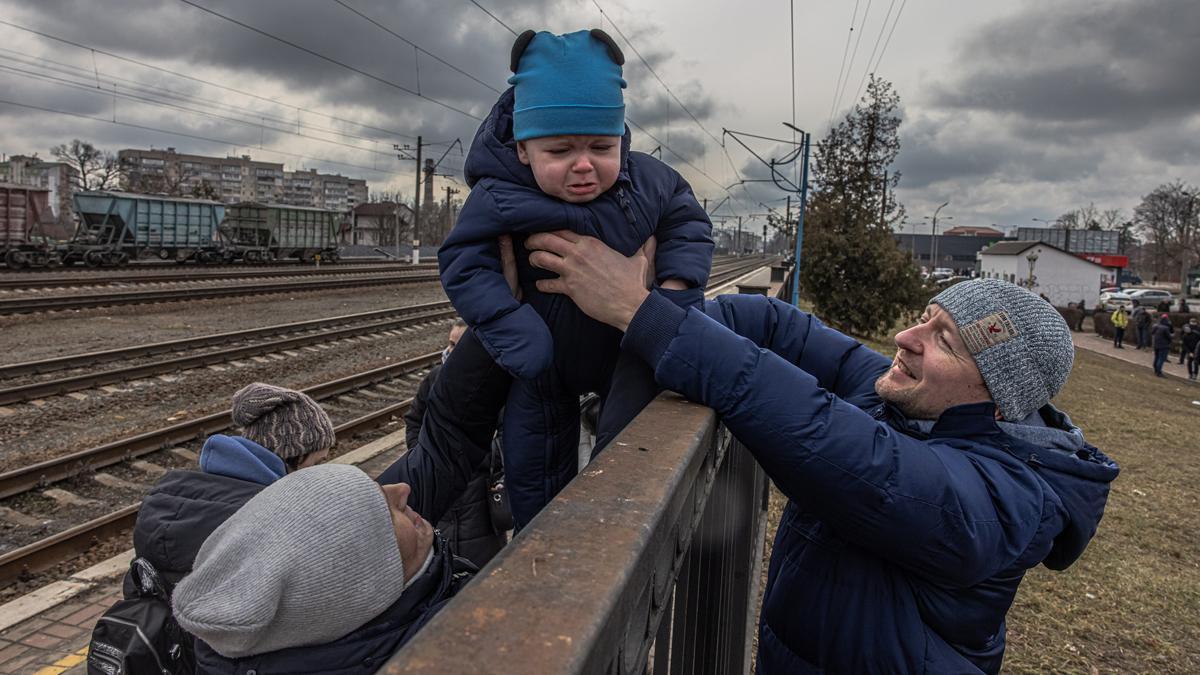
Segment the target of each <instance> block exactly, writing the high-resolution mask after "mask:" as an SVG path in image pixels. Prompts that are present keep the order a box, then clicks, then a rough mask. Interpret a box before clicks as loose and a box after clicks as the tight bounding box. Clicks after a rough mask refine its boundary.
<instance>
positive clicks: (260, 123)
mask: <svg viewBox="0 0 1200 675" xmlns="http://www.w3.org/2000/svg"><path fill="white" fill-rule="evenodd" d="M0 71H7V72H10V73H13V74H17V75H20V76H22V77H28V78H33V79H37V80H40V81H43V82H50V83H52V84H57V85H59V86H65V87H70V88H73V89H78V90H81V91H85V92H88V93H92V94H98V95H100V96H104V97H105V98H108V97H116V98H120V99H122V100H126V101H134V102H137V103H141V104H144V105H152V106H156V107H160V108H168V109H172V110H179V111H182V112H187V113H191V114H193V115H200V116H202V117H208V118H211V119H219V120H224V121H226V122H234V123H237V124H242V125H245V126H247V127H251V128H256V129H260V130H264V131H266V130H269V131H272V132H276V133H283V134H289V135H292V136H297V137H299V138H304V139H308V140H313V141H317V142H320V143H329V144H331V145H337V146H340V147H343V148H349V149H351V150H357V151H359V152H365V153H369V154H373V155H379V156H383V157H387V158H389V159H391V158H393V154H392V153H390V152H382V151H379V150H374V149H372V148H364V147H362V146H358V145H351V144H350V143H342V142H341V141H334V140H330V139H328V138H321V137H319V136H310V135H308V134H302V133H300V132H298V131H294V130H292V129H291V128H290V126H291V125H290V123H289V124H288V125H287V126H285V127H278V126H274V125H268V124H266V122H265V119H263V120H246V119H240V118H236V117H230V116H228V115H221V114H219V113H215V112H211V111H207V110H198V109H196V108H189V107H187V106H184V105H179V104H177V103H169V102H165V101H158V100H154V99H151V98H147V97H145V96H138V95H136V94H131V93H127V92H122V91H118V90H117V89H116V87H114V88H113V89H111V90H106V89H102V88H101V89H98V88H96V87H95V86H92V85H90V84H84V83H79V82H74V81H71V80H67V79H65V78H60V77H55V76H53V75H47V74H44V73H36V72H33V71H28V70H23V69H20V68H14V67H12V66H5V65H0Z"/></svg>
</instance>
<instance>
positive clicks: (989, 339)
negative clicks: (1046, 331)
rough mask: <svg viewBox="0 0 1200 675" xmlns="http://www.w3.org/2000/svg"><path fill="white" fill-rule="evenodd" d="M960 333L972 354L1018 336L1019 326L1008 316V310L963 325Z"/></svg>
mask: <svg viewBox="0 0 1200 675" xmlns="http://www.w3.org/2000/svg"><path fill="white" fill-rule="evenodd" d="M959 333H961V334H962V339H963V342H964V343H966V345H967V349H968V350H970V352H971V353H972V354H978V353H979V352H981V351H983V350H985V349H987V348H988V347H992V346H995V345H998V344H1000V343H1001V342H1007V341H1008V340H1011V339H1013V338H1015V337H1016V336H1017V327H1016V326H1014V325H1013V322H1012V320H1011V319H1009V318H1008V312H1004V311H1000V312H996V313H995V314H989V315H987V316H985V317H983V318H982V319H980V320H978V321H976V322H974V323H971V324H967V325H966V326H963V327H962V328H960V329H959Z"/></svg>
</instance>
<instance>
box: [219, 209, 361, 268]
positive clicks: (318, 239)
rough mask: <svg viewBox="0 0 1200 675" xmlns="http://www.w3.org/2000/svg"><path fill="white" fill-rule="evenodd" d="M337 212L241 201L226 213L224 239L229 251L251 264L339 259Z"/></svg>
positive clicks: (222, 228)
mask: <svg viewBox="0 0 1200 675" xmlns="http://www.w3.org/2000/svg"><path fill="white" fill-rule="evenodd" d="M339 220H340V215H339V214H338V213H337V212H336V211H325V210H323V209H314V208H309V207H306V206H290V205H286V204H264V203H261V202H241V203H239V204H233V205H232V206H230V207H228V208H227V209H226V210H225V220H224V222H222V223H221V237H222V239H223V240H224V242H225V247H226V250H227V251H230V252H232V253H233V255H234V257H235V258H237V259H241V260H246V261H250V262H258V261H268V260H283V259H285V258H299V259H300V260H303V261H306V262H307V261H310V260H314V259H315V258H316V257H317V256H320V258H321V260H325V261H329V262H336V261H337V259H338V222H339Z"/></svg>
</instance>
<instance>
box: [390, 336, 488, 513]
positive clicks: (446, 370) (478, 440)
mask: <svg viewBox="0 0 1200 675" xmlns="http://www.w3.org/2000/svg"><path fill="white" fill-rule="evenodd" d="M510 382H511V377H510V376H509V375H508V373H506V372H504V370H503V369H502V368H500V366H498V365H496V363H495V362H494V361H493V360H492V357H490V356H488V353H487V351H485V350H484V348H483V346H482V345H480V344H479V340H478V339H477V338H476V337H475V331H474V330H468V331H467V332H466V334H464V335H463V338H462V340H460V341H459V343H458V345H457V346H456V347H455V348H454V351H453V352H451V353H450V357H449V358H448V359H447V360H446V363H445V364H444V365H443V366H442V369H441V372H440V373H439V374H438V376H437V378H436V381H435V382H434V383H433V387H432V389H431V391H430V392H429V398H428V403H427V405H426V408H425V420H424V423H423V424H422V425H421V433H420V437H419V439H418V440H417V442H416V443H415V444H414V445H411V446H409V449H408V452H407V453H405V455H404V456H403V457H401V458H400V459H398V460H396V461H395V463H393V464H392V465H391V466H390V467H388V468H387V469H386V470H384V472H383V473H382V474H380V476H379V479H378V481H379V482H380V483H381V484H384V485H387V484H391V483H408V484H409V485H410V486H411V487H412V495H411V496H410V497H409V500H408V503H409V505H411V506H412V508H413V509H414V510H416V511H417V513H419V514H421V516H422V517H423V518H424V519H425V520H427V521H429V522H431V523H436V522H438V521H439V520H441V519H442V516H444V515H445V514H446V511H447V510H449V508H450V507H451V506H452V505H453V504H454V502H455V501H456V500H457V499H458V497H459V495H461V494H462V493H463V491H464V490H465V489H466V487H467V483H468V482H469V481H470V479H471V475H472V474H473V473H474V471H475V467H477V466H479V465H480V464H481V463H482V462H483V460H484V458H486V457H487V453H488V452H490V451H491V446H492V437H493V436H494V435H495V433H496V425H497V418H498V416H499V413H500V409H501V408H502V407H503V406H504V400H505V398H506V397H507V396H508V388H509V383H510Z"/></svg>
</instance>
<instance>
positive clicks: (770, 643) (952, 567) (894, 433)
mask: <svg viewBox="0 0 1200 675" xmlns="http://www.w3.org/2000/svg"><path fill="white" fill-rule="evenodd" d="M527 245H528V246H529V247H531V248H533V249H537V250H536V251H535V252H534V253H533V254H532V255H531V256H530V261H531V263H532V264H534V265H536V266H539V267H541V268H543V269H546V270H548V271H550V272H553V273H555V274H558V275H559V277H558V278H557V279H551V280H547V281H542V282H540V285H541V287H542V290H544V291H547V292H557V293H566V294H568V295H570V297H572V298H573V299H574V301H575V302H576V303H577V304H578V306H579V307H580V308H581V309H582V310H583V311H585V312H587V313H588V314H589V315H590V316H593V317H595V318H596V319H597V320H600V321H604V322H605V323H608V324H609V325H612V326H613V327H615V328H617V329H620V330H623V331H625V336H624V339H623V343H622V344H623V347H624V348H626V349H630V350H632V351H634V352H636V353H637V354H638V355H639V356H640V357H641V358H642V359H644V360H645V361H646V362H647V363H648V364H650V365H652V366H653V367H654V369H655V377H656V378H657V380H658V382H659V383H660V384H662V385H663V386H664V387H666V388H668V389H672V390H675V391H678V392H680V393H681V394H683V395H685V396H687V397H688V398H690V399H692V400H694V401H698V402H700V403H703V404H705V405H709V406H711V407H713V408H714V409H715V410H716V411H717V413H719V414H720V415H721V417H722V419H723V422H724V424H725V425H726V426H727V427H728V428H729V430H730V431H731V432H732V433H733V434H734V435H736V436H737V437H738V438H739V439H740V440H741V441H742V442H743V443H744V444H745V446H746V447H747V448H748V449H749V451H750V452H751V453H753V455H754V456H755V458H756V459H757V460H758V462H759V463H760V464H761V465H762V467H763V469H764V470H765V471H766V472H767V474H768V475H769V476H770V477H771V479H772V480H773V481H774V483H775V484H776V485H777V486H778V487H779V489H780V490H781V491H782V492H783V494H784V495H785V496H786V497H787V498H788V504H787V507H786V509H785V511H784V514H783V517H782V519H781V521H780V523H779V528H778V532H777V535H776V539H775V545H774V549H773V551H772V554H771V562H770V569H769V573H768V581H767V588H766V591H765V595H764V598H763V605H762V612H761V618H760V627H759V652H758V661H757V667H758V672H759V673H764V674H784V673H787V674H791V673H816V672H839V673H842V672H849V673H902V672H932V673H979V672H984V673H995V672H998V671H999V670H1000V666H1001V663H1002V660H1003V656H1004V646H1005V632H1006V630H1005V614H1006V613H1007V612H1008V608H1009V607H1010V606H1011V605H1012V602H1013V599H1014V597H1015V596H1016V592H1017V588H1018V585H1019V584H1020V582H1021V579H1022V578H1023V577H1024V575H1025V572H1026V571H1027V570H1029V569H1030V568H1032V567H1034V566H1036V565H1038V564H1043V565H1045V566H1046V567H1049V568H1051V569H1055V570H1061V569H1065V568H1066V567H1068V566H1069V565H1071V564H1072V563H1073V562H1074V561H1075V560H1077V559H1078V558H1079V556H1080V555H1081V554H1082V553H1083V551H1084V549H1085V548H1086V546H1087V544H1088V542H1089V541H1090V540H1091V538H1092V537H1093V535H1094V534H1095V532H1096V528H1097V526H1098V524H1099V522H1100V519H1101V516H1102V515H1103V512H1104V505H1105V502H1106V500H1107V497H1108V490H1109V484H1110V483H1111V481H1112V480H1113V479H1115V478H1116V476H1117V473H1118V467H1117V465H1116V463H1115V462H1113V461H1112V460H1110V459H1109V458H1108V457H1106V456H1105V455H1104V453H1102V452H1101V451H1100V450H1098V449H1097V448H1095V447H1093V446H1092V445H1090V444H1089V443H1087V441H1085V440H1084V437H1083V434H1082V432H1081V431H1080V430H1079V429H1078V428H1077V427H1076V426H1075V425H1073V424H1072V423H1071V420H1070V418H1068V417H1067V416H1066V415H1065V414H1063V413H1062V412H1060V411H1058V410H1056V409H1055V408H1054V406H1052V405H1050V399H1051V398H1052V397H1053V396H1054V395H1055V394H1057V393H1058V391H1059V389H1060V388H1061V387H1062V385H1063V383H1064V382H1065V381H1066V379H1067V375H1068V374H1069V373H1070V369H1071V364H1072V360H1073V355H1074V352H1073V349H1072V346H1071V336H1070V330H1069V329H1068V327H1067V325H1066V322H1065V321H1063V319H1062V318H1061V316H1059V315H1058V313H1057V312H1056V311H1055V310H1054V309H1053V308H1052V307H1050V306H1049V304H1048V303H1045V302H1043V301H1042V300H1040V299H1039V298H1037V297H1036V296H1035V295H1033V294H1032V293H1030V292H1028V291H1027V290H1025V289H1022V288H1020V287H1017V286H1015V285H1013V284H1010V283H1007V282H1003V281H1000V280H997V279H977V280H972V281H966V282H963V283H961V284H958V285H955V286H952V287H950V288H948V289H946V290H945V291H943V292H942V293H941V294H939V295H938V296H936V297H935V298H933V299H932V300H931V301H930V304H929V306H928V307H927V308H926V310H925V313H924V315H923V316H922V317H921V321H920V322H919V323H918V324H917V325H915V326H913V327H912V328H909V329H907V330H905V331H902V332H900V333H899V334H898V335H897V336H896V346H897V354H896V357H895V358H894V359H888V358H887V357H885V356H883V355H881V354H878V353H876V352H874V351H872V350H870V349H868V348H867V347H865V346H863V345H862V344H860V343H858V342H857V341H855V340H854V339H852V338H850V337H847V336H845V335H843V334H841V333H839V332H837V331H835V330H832V329H830V328H827V327H825V326H823V325H822V324H821V322H820V321H818V320H817V319H816V318H814V317H812V316H811V315H809V314H806V313H804V312H802V311H801V310H799V309H798V308H795V307H792V306H790V305H787V304H785V303H783V302H781V301H779V300H775V299H768V298H765V297H761V296H725V297H721V298H718V299H717V300H715V301H710V302H708V303H707V304H706V305H705V307H704V308H703V309H701V308H690V309H683V308H680V307H677V306H676V305H674V304H673V303H671V302H669V301H667V300H666V299H664V298H662V297H661V296H660V295H659V294H658V293H657V292H653V291H648V290H647V289H646V288H645V285H644V283H643V281H642V280H643V275H644V273H645V271H646V267H647V266H649V265H650V264H652V263H651V262H650V261H652V260H653V258H652V257H650V258H649V260H647V259H646V258H645V257H643V256H641V255H635V256H632V257H626V256H624V255H622V254H620V253H619V252H615V251H612V250H611V249H608V248H607V247H605V246H604V245H603V244H602V243H601V242H599V241H597V240H595V239H590V238H585V237H579V236H578V235H575V234H574V233H571V232H558V233H553V234H540V235H537V236H535V237H531V238H530V239H529V240H528V242H527Z"/></svg>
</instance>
